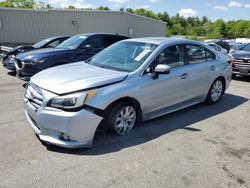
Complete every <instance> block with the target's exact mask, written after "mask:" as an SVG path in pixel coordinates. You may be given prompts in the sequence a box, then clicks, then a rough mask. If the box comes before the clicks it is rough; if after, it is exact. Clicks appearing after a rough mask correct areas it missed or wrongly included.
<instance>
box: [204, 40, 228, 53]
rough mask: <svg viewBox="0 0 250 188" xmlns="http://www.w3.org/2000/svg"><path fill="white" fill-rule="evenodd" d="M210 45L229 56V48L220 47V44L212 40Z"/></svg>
mask: <svg viewBox="0 0 250 188" xmlns="http://www.w3.org/2000/svg"><path fill="white" fill-rule="evenodd" d="M207 45H208V46H211V47H212V48H214V49H215V50H217V51H219V52H220V53H222V54H224V55H226V56H227V50H226V49H224V48H222V47H220V46H219V45H217V44H215V43H213V42H210V43H207Z"/></svg>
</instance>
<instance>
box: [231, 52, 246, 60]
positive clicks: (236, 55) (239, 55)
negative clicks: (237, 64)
mask: <svg viewBox="0 0 250 188" xmlns="http://www.w3.org/2000/svg"><path fill="white" fill-rule="evenodd" d="M231 55H232V56H233V57H234V58H236V59H250V52H246V51H233V52H232V53H231Z"/></svg>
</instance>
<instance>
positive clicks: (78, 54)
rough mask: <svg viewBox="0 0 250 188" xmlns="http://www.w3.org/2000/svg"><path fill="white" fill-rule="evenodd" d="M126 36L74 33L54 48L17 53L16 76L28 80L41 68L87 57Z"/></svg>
mask: <svg viewBox="0 0 250 188" xmlns="http://www.w3.org/2000/svg"><path fill="white" fill-rule="evenodd" d="M127 38H128V37H125V36H121V35H117V34H108V33H87V34H79V35H75V36H73V37H70V38H69V39H68V40H66V41H64V42H63V43H62V44H60V45H59V46H57V47H56V48H54V49H41V50H35V51H32V52H27V53H24V54H21V55H18V56H17V57H16V58H15V66H16V69H17V76H18V77H19V78H20V79H22V80H29V78H30V77H31V76H33V75H34V74H36V73H38V72H40V71H41V70H44V69H46V68H49V67H53V66H57V65H63V64H67V63H72V62H78V61H83V60H86V59H89V58H91V57H92V56H94V55H95V54H97V53H98V52H100V51H101V50H103V49H104V48H106V47H108V46H109V45H111V44H113V43H115V42H118V41H120V40H123V39H127Z"/></svg>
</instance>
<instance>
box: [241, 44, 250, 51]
mask: <svg viewBox="0 0 250 188" xmlns="http://www.w3.org/2000/svg"><path fill="white" fill-rule="evenodd" d="M240 50H244V51H246V52H250V43H249V44H246V45H245V46H244V47H242V48H241V49H240Z"/></svg>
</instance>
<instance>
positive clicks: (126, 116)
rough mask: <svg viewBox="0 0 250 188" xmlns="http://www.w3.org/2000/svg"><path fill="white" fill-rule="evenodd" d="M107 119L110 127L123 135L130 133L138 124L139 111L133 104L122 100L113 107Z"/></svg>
mask: <svg viewBox="0 0 250 188" xmlns="http://www.w3.org/2000/svg"><path fill="white" fill-rule="evenodd" d="M107 120H108V125H109V127H110V128H112V129H113V130H114V131H115V133H116V134H118V135H120V136H122V135H125V134H127V133H129V132H130V130H131V129H132V128H133V127H134V125H135V124H136V120H137V111H136V109H135V107H134V106H133V105H132V104H130V103H124V102H122V103H119V104H117V105H116V106H114V107H113V108H112V110H111V111H110V113H109V115H108V117H107Z"/></svg>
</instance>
